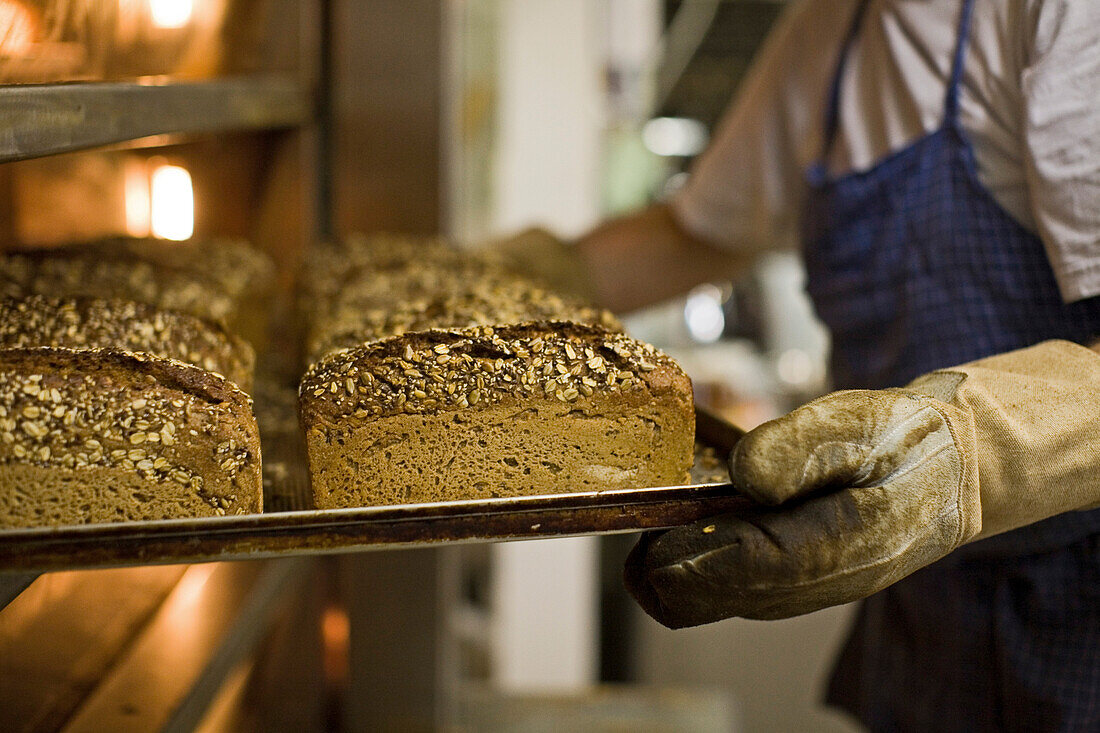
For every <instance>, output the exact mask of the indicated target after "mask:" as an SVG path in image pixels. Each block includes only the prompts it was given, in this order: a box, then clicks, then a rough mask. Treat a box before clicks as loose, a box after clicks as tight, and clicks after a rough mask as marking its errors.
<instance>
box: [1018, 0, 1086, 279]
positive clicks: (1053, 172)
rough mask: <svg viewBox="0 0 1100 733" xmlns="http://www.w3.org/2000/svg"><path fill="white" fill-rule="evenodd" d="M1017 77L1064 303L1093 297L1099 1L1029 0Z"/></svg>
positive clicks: (1041, 221)
mask: <svg viewBox="0 0 1100 733" xmlns="http://www.w3.org/2000/svg"><path fill="white" fill-rule="evenodd" d="M1031 16H1032V22H1033V23H1034V26H1033V28H1034V31H1033V33H1032V41H1033V42H1032V46H1031V53H1030V57H1029V58H1028V60H1027V63H1026V65H1025V68H1024V70H1023V72H1022V75H1021V87H1022V90H1023V96H1024V106H1025V113H1024V116H1025V119H1024V165H1025V168H1026V174H1027V185H1028V189H1029V194H1030V199H1031V206H1032V211H1033V214H1034V217H1035V222H1036V227H1037V229H1038V231H1039V235H1040V237H1041V238H1042V240H1043V244H1044V245H1045V246H1046V249H1047V256H1048V257H1049V259H1050V262H1051V265H1052V266H1053V268H1054V274H1055V277H1056V279H1057V281H1058V285H1059V288H1060V289H1061V292H1062V297H1063V298H1064V299H1065V300H1066V301H1075V300H1080V299H1082V298H1088V297H1093V296H1096V295H1100V2H1096V1H1095V0H1088V2H1081V0H1045V2H1044V1H1043V0H1035V2H1034V4H1033V5H1032V8H1031Z"/></svg>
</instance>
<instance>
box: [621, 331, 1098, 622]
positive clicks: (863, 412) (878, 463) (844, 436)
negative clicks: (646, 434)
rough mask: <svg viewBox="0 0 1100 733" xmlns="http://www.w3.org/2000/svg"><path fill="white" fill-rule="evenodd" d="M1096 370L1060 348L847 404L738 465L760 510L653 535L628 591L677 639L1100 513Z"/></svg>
mask: <svg viewBox="0 0 1100 733" xmlns="http://www.w3.org/2000/svg"><path fill="white" fill-rule="evenodd" d="M1098 446H1100V355H1097V354H1096V353H1095V352H1093V351H1090V350H1088V349H1085V348H1083V347H1080V346H1077V345H1075V344H1070V343H1068V342H1064V341H1050V342H1045V343H1043V344H1040V345H1038V346H1035V347H1032V348H1030V349H1024V350H1021V351H1016V352H1011V353H1009V354H1004V355H1001V356H997V357H992V358H990V359H985V360H982V361H978V362H974V363H972V364H969V365H965V366H962V367H957V368H954V369H949V370H944V371H939V372H934V373H932V374H930V375H927V376H925V377H922V378H920V379H918V380H916V381H914V382H913V383H911V384H910V385H909V386H908V387H907V388H906V389H898V390H863V391H846V392H836V393H833V394H830V395H826V396H825V397H822V398H821V399H818V400H815V401H814V402H811V403H809V404H808V405H805V406H803V407H801V408H799V409H797V410H795V411H793V412H791V413H790V414H788V415H786V416H784V417H781V418H779V419H778V420H774V421H772V422H769V423H765V424H764V425H761V426H760V427H759V428H757V429H755V430H753V431H751V432H750V433H748V434H747V435H746V436H745V437H743V438H742V439H741V441H740V442H739V443H738V444H737V446H736V448H735V450H734V451H733V454H732V455H731V456H730V477H731V481H732V482H733V484H734V485H735V486H736V487H737V488H738V489H739V490H741V491H743V492H744V493H746V494H747V495H748V496H750V497H751V498H753V499H755V500H756V501H757V502H758V503H759V506H758V508H756V509H755V510H753V511H751V512H748V513H742V514H738V515H736V516H734V515H729V516H723V517H716V518H714V519H711V520H708V521H703V522H698V523H696V524H693V525H690V526H687V527H682V528H679V529H675V530H672V531H669V532H666V533H664V534H660V535H656V534H651V535H647V536H646V537H645V538H643V540H642V541H641V542H640V543H639V544H638V546H637V547H635V548H634V551H633V552H632V553H631V556H630V558H629V559H628V560H627V567H626V584H627V587H628V589H629V590H630V591H631V593H632V594H633V595H634V597H635V598H636V599H637V600H638V602H639V603H640V604H641V606H642V608H644V609H645V610H646V612H647V613H649V614H650V615H651V616H653V617H654V618H655V619H657V620H658V621H660V622H661V623H663V624H665V625H666V626H670V627H673V628H678V627H684V626H694V625H698V624H703V623H709V622H711V621H717V620H719V619H723V618H728V617H732V616H742V617H746V618H761V619H768V618H783V617H788V616H795V615H798V614H802V613H808V612H810V611H815V610H817V609H820V608H824V607H826V606H831V605H837V604H841V603H847V602H849V601H854V600H857V599H859V598H863V597H865V596H868V595H870V594H872V593H875V592H877V591H879V590H881V589H883V588H885V587H886V586H888V585H890V584H891V583H894V582H896V581H898V580H900V579H901V578H903V577H905V576H906V575H908V574H909V573H912V572H914V571H915V570H917V569H919V568H921V567H923V566H925V565H927V564H929V563H931V562H934V561H935V560H937V559H939V558H941V557H943V556H944V555H946V554H947V553H949V552H951V551H952V550H953V549H955V548H956V547H958V546H959V545H960V544H962V543H964V542H967V541H969V540H972V539H975V538H981V537H987V536H989V535H992V534H997V533H999V532H1004V531H1007V530H1010V529H1014V528H1016V527H1019V526H1023V525H1025V524H1030V523H1032V522H1036V521H1039V520H1041V519H1045V518H1047V517H1050V516H1053V515H1055V514H1058V513H1061V512H1065V511H1070V510H1075V509H1087V508H1094V507H1096V506H1097V505H1100V448H1098Z"/></svg>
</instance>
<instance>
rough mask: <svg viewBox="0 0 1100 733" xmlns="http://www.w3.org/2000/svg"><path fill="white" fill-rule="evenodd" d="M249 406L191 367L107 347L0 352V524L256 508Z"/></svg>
mask: <svg viewBox="0 0 1100 733" xmlns="http://www.w3.org/2000/svg"><path fill="white" fill-rule="evenodd" d="M260 461H261V455H260V442H259V433H258V430H257V428H256V423H255V420H254V419H253V417H252V411H251V400H250V399H249V397H248V395H246V394H245V393H244V392H242V391H241V390H240V389H239V388H238V387H237V386H236V385H234V384H233V383H232V382H230V381H229V380H227V379H225V378H223V377H221V376H219V375H216V374H213V373H210V372H207V371H205V370H203V369H201V368H199V367H196V366H194V365H191V364H185V363H183V362H179V361H175V360H172V359H164V358H160V357H156V356H152V355H149V354H135V353H128V352H124V351H120V350H115V349H66V348H60V347H41V348H21V349H8V350H3V351H0V477H2V480H0V487H2V488H0V526H9V527H10V526H40V525H51V524H53V525H56V524H73V523H89V522H107V521H121V520H133V519H163V518H171V517H194V516H218V515H224V514H235V513H245V512H257V511H260V510H261V509H262V502H263V495H262V484H261V477H260Z"/></svg>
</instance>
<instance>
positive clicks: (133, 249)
mask: <svg viewBox="0 0 1100 733" xmlns="http://www.w3.org/2000/svg"><path fill="white" fill-rule="evenodd" d="M273 285H274V265H273V263H272V262H271V260H270V258H268V257H267V256H266V255H264V254H263V253H261V252H259V251H258V250H256V249H255V248H253V247H251V246H249V245H248V244H247V243H245V242H243V241H240V240H230V239H225V240H222V239H214V240H192V241H189V242H165V241H161V240H152V239H126V238H118V239H104V240H97V241H94V242H86V243H74V244H71V245H66V246H63V247H54V248H47V249H30V250H15V251H11V252H7V253H5V254H4V255H3V256H0V294H2V295H6V296H9V297H22V296H27V295H34V294H38V295H52V296H58V297H60V296H85V297H98V298H120V299H124V300H135V301H138V302H142V303H147V304H150V305H155V306H157V307H160V308H164V309H166V310H175V311H181V312H183V313H189V314H191V315H194V316H197V317H199V318H204V319H207V320H211V321H215V322H217V323H221V324H223V325H225V326H227V327H228V328H229V329H230V330H231V331H233V332H234V333H236V334H238V335H241V336H242V337H244V338H245V339H247V340H249V341H250V342H252V343H253V344H256V343H259V342H262V340H263V336H264V331H265V330H266V326H267V324H266V319H267V308H268V302H269V297H270V294H271V290H272V287H273Z"/></svg>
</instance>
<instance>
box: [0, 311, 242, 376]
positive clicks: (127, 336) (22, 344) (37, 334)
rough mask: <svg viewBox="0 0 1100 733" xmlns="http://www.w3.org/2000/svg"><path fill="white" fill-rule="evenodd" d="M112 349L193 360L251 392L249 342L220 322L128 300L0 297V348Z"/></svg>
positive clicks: (191, 362) (183, 360)
mask: <svg viewBox="0 0 1100 733" xmlns="http://www.w3.org/2000/svg"><path fill="white" fill-rule="evenodd" d="M40 346H61V347H67V348H72V349H82V348H112V349H120V350H124V351H134V352H143V353H148V354H152V355H153V356H160V357H165V358H171V359H177V360H179V361H182V362H186V363H189V364H194V365H195V366H198V367H202V368H203V369H206V370H207V371H210V372H215V373H217V374H220V375H223V376H225V377H226V378H228V379H229V380H230V381H232V382H233V383H234V384H236V385H237V386H239V387H240V388H241V389H242V390H244V391H245V392H251V389H252V374H253V368H254V365H255V364H254V362H255V356H254V353H253V350H252V347H251V346H249V345H248V343H246V342H245V341H243V340H242V339H240V338H238V337H237V336H234V335H233V334H231V333H229V332H228V331H227V330H226V329H225V328H224V327H222V326H220V325H218V324H217V323H213V322H211V321H206V320H203V319H201V318H197V317H195V316H192V315H189V314H186V313H180V312H178V311H168V310H164V309H161V308H157V307H155V306H151V305H147V304H145V303H138V302H135V301H132V300H120V299H102V298H86V297H75V298H73V297H70V298H57V297H49V296H45V295H31V296H27V297H22V298H3V299H0V349H12V348H33V347H40Z"/></svg>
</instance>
